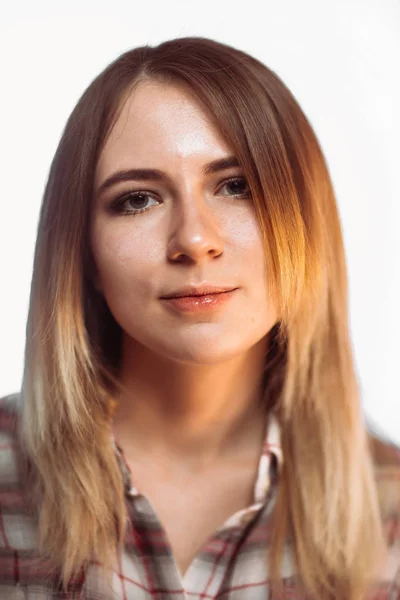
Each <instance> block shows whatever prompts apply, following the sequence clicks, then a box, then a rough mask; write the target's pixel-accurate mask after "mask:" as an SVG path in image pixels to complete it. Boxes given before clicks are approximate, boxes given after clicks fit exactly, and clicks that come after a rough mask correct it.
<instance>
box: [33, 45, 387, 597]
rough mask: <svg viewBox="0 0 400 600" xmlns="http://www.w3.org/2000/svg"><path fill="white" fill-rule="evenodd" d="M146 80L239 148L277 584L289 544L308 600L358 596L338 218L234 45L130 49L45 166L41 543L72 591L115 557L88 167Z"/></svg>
mask: <svg viewBox="0 0 400 600" xmlns="http://www.w3.org/2000/svg"><path fill="white" fill-rule="evenodd" d="M143 80H158V81H164V82H167V83H168V82H170V83H175V84H179V85H183V86H186V89H188V90H190V91H191V93H193V94H194V96H195V97H196V98H197V99H198V101H199V102H200V103H201V104H202V106H203V107H204V109H205V110H206V111H207V113H208V114H209V116H210V118H211V119H212V120H213V121H214V122H215V124H216V126H217V127H218V130H219V132H220V133H221V135H222V136H223V137H224V139H225V140H226V142H227V143H228V144H229V145H230V147H231V148H232V150H233V151H234V153H235V154H236V156H237V158H238V160H239V162H240V164H241V166H242V168H243V170H244V173H245V175H246V178H247V180H248V183H249V187H250V190H251V193H252V198H253V203H254V210H255V212H256V215H257V218H258V220H259V224H260V228H261V232H262V236H263V243H264V247H265V258H266V268H267V272H268V274H269V281H270V285H271V289H272V295H273V297H274V299H275V301H276V303H277V307H278V314H279V315H280V318H279V322H278V323H277V325H276V326H275V327H274V328H273V331H272V332H270V334H271V335H270V341H271V343H270V349H271V355H270V356H271V357H272V358H271V360H269V361H267V364H266V367H265V373H266V376H265V402H266V403H268V407H269V409H270V410H274V411H275V413H276V415H277V417H278V419H279V422H280V425H281V427H282V447H283V455H284V464H283V470H282V473H281V476H280V482H279V491H278V495H277V500H276V504H275V507H274V514H273V518H272V520H271V524H270V527H271V530H270V535H269V537H270V543H271V550H270V552H269V559H268V560H269V576H270V578H271V581H272V582H273V584H274V586H276V589H278V587H279V584H280V575H279V573H280V565H281V560H282V556H283V549H284V545H285V543H286V541H287V540H288V539H290V540H291V542H292V546H293V552H294V558H295V561H296V565H297V569H298V573H299V575H300V577H301V581H303V582H304V586H305V588H306V589H307V590H309V592H310V594H311V595H314V596H315V597H316V598H318V599H328V598H346V599H349V600H359V599H360V598H362V597H363V594H364V592H365V590H366V589H367V586H368V585H369V582H370V580H372V579H373V577H374V576H375V574H376V575H378V569H379V565H381V564H382V561H383V560H384V557H385V551H386V545H385V538H384V534H383V528H382V524H381V520H380V509H379V503H378V495H377V490H376V483H375V479H374V471H373V457H372V452H371V445H370V439H369V434H368V432H367V428H366V424H365V421H364V416H363V412H362V409H361V402H360V394H359V388H358V381H357V376H356V372H355V366H354V359H353V352H352V345H351V340H350V335H349V326H348V289H347V275H346V263H345V255H344V246H343V239H342V233H341V226H340V221H339V216H338V210H337V205H336V200H335V195H334V191H333V186H332V183H331V179H330V174H329V171H328V167H327V164H326V162H325V159H324V156H323V153H322V150H321V147H320V145H319V143H318V140H317V138H316V135H315V133H314V132H313V129H312V127H311V125H310V123H309V121H308V119H307V118H306V116H305V114H304V113H303V111H302V110H301V108H300V106H299V104H298V103H297V101H296V99H295V98H294V96H293V95H292V93H291V92H290V91H289V90H288V88H287V87H286V86H285V85H284V83H283V82H282V81H281V80H280V78H279V77H278V76H277V75H276V74H275V73H274V72H273V71H272V70H271V69H269V68H268V67H266V66H265V65H264V64H262V63H261V62H260V61H258V60H257V59H255V58H253V57H251V56H249V55H247V54H246V53H244V52H243V51H240V50H238V49H234V48H232V47H230V46H228V45H225V44H222V43H219V42H216V41H213V40H210V39H206V38H199V37H188V38H181V39H175V40H170V41H166V42H164V43H162V44H160V45H158V46H156V47H151V46H143V47H140V48H135V49H133V50H130V51H128V52H125V53H124V54H122V55H121V56H119V57H118V58H117V59H116V60H115V61H114V62H112V63H111V64H110V65H109V66H107V67H106V68H105V69H104V70H103V72H101V73H100V74H99V75H98V76H97V77H96V78H95V79H94V80H93V81H92V83H91V84H90V85H89V87H88V88H87V89H86V91H85V92H84V93H83V95H82V96H81V98H80V99H79V101H78V103H77V105H76V107H75V108H74V110H73V112H72V113H71V115H70V117H69V119H68V121H67V123H66V126H65V129H64V131H63V133H62V137H61V140H60V143H59V145H58V148H57V151H56V153H55V156H54V159H53V161H52V164H51V168H50V172H49V177H48V181H47V184H46V188H45V192H44V197H43V202H42V206H41V213H40V219H39V225H38V234H37V242H36V248H35V256H34V268H33V277H32V284H31V295H30V305H29V315H28V321H27V338H26V348H25V363H24V364H25V367H24V374H23V382H22V389H21V398H22V430H21V431H22V434H21V440H22V443H23V445H24V448H25V450H26V455H27V456H28V457H29V464H30V470H29V473H30V475H29V476H30V477H31V482H32V487H31V488H30V489H32V490H33V498H34V501H35V505H37V511H38V524H39V525H38V527H39V537H40V548H41V551H42V552H43V554H45V555H46V556H48V557H49V560H50V559H51V561H52V563H53V564H54V565H55V566H57V567H58V568H59V569H60V570H61V571H60V572H61V574H62V581H63V583H64V585H67V583H68V581H69V580H70V578H71V577H73V576H74V575H75V574H77V573H78V572H79V571H80V569H81V568H82V567H83V566H84V565H85V564H86V562H87V561H88V560H96V561H98V562H99V563H100V564H102V565H104V569H105V570H106V569H108V567H111V566H112V565H113V564H114V561H115V559H116V557H117V556H118V553H119V552H120V550H121V549H122V547H123V540H124V533H125V529H126V524H127V511H126V506H125V501H124V492H123V483H122V480H121V475H120V472H119V470H118V465H117V462H116V460H115V456H114V452H113V449H112V445H111V443H110V419H111V418H112V407H113V398H115V397H116V395H117V394H118V392H119V390H120V387H119V379H118V372H119V371H118V367H119V364H120V359H121V339H122V337H121V329H120V327H119V326H118V324H117V323H116V321H115V320H114V318H113V317H112V315H111V313H110V311H109V309H108V307H107V306H106V304H105V301H104V300H103V298H102V297H101V295H100V294H99V293H98V292H97V290H96V287H95V285H94V282H93V277H94V273H95V268H96V267H95V264H94V260H93V256H92V253H91V249H90V246H89V244H88V240H89V231H90V216H91V211H92V210H93V181H94V173H95V168H96V164H97V160H98V158H99V155H100V153H101V151H102V148H103V147H104V145H105V142H106V140H107V136H108V135H109V133H110V131H111V129H112V127H113V125H114V124H115V122H116V119H117V118H118V115H119V114H120V110H121V109H122V107H123V105H124V102H125V101H126V99H127V98H128V96H129V94H130V93H131V92H132V91H134V88H135V86H136V85H138V84H139V83H140V82H141V81H143Z"/></svg>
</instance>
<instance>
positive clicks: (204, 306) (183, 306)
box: [162, 289, 236, 312]
mask: <svg viewBox="0 0 400 600" xmlns="http://www.w3.org/2000/svg"><path fill="white" fill-rule="evenodd" d="M235 291H236V289H235V290H230V291H229V292H221V293H219V294H209V295H208V296H207V295H205V296H182V297H181V298H162V300H163V302H166V303H167V304H168V305H170V306H171V307H173V308H175V309H177V310H179V311H182V312H204V311H206V310H213V309H216V308H218V307H220V306H221V305H222V304H224V303H225V302H227V300H229V298H232V296H233V294H234V292H235Z"/></svg>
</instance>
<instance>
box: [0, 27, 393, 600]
mask: <svg viewBox="0 0 400 600" xmlns="http://www.w3.org/2000/svg"><path fill="white" fill-rule="evenodd" d="M1 411H2V412H1V415H2V416H1V423H2V431H3V433H2V436H3V446H2V448H3V450H2V463H1V469H2V470H1V514H2V538H1V539H2V542H1V543H2V550H1V558H0V568H1V573H2V577H1V585H0V591H1V593H0V595H1V597H2V598H11V597H15V596H14V595H13V594H18V597H27V598H33V597H35V598H87V599H93V600H95V599H96V600H97V599H100V598H107V599H108V598H121V599H122V598H126V599H135V600H140V599H148V598H163V599H170V598H174V599H179V598H182V599H183V598H192V599H196V598H218V599H224V600H228V599H229V600H233V599H236V600H237V599H240V600H249V599H251V600H257V599H264V598H268V597H271V598H272V597H281V598H289V597H290V598H300V597H307V598H318V599H325V598H326V599H327V598H341V599H351V600H355V599H361V598H364V597H369V598H378V595H379V594H380V595H379V598H388V599H389V598H395V597H396V598H400V587H399V586H400V551H399V534H398V518H399V512H400V511H399V509H400V493H399V487H400V485H399V475H400V454H399V449H398V448H396V446H395V445H393V444H389V443H385V442H383V441H381V440H379V439H378V438H377V437H376V436H374V435H373V434H372V433H371V432H369V431H368V430H367V427H366V425H365V423H364V420H363V414H362V409H361V404H360V399H359V392H358V386H357V379H356V374H355V368H354V363H353V356H352V350H351V341H350V338H349V329H348V307H347V284H346V267H345V258H344V251H343V242H342V235H341V229H340V223H339V218H338V212H337V207H336V203H335V198H334V193H333V189H332V184H331V181H330V177H329V173H328V169H327V166H326V163H325V160H324V157H323V154H322V152H321V149H320V146H319V144H318V141H317V139H316V136H315V134H314V132H313V130H312V128H311V126H310V124H309V122H308V121H307V119H306V117H305V115H304V114H303V112H302V111H301V109H300V107H299V105H298V104H297V102H296V100H295V98H294V97H293V96H292V94H291V93H290V91H289V90H288V89H287V88H286V86H285V85H284V84H283V83H282V82H281V81H280V79H279V78H278V77H277V76H276V75H275V74H274V73H273V72H272V71H271V70H270V69H268V68H267V67H266V66H265V65H263V64H261V63H260V62H259V61H257V60H256V59H254V58H252V57H250V56H248V55H247V54H245V53H244V52H241V51H239V50H236V49H233V48H231V47H229V46H226V45H223V44H221V43H217V42H215V41H212V40H208V39H203V38H185V39H177V40H171V41H168V42H165V43H162V44H161V45H159V46H157V47H148V46H146V47H141V48H136V49H134V50H132V51H129V52H126V53H125V54H124V55H122V56H120V57H119V58H118V59H117V60H116V61H115V62H114V63H112V64H111V65H110V66H108V67H107V68H106V69H105V70H104V71H103V72H102V73H101V74H100V75H99V76H98V77H97V78H96V79H95V80H94V81H93V82H92V83H91V85H90V86H89V87H88V89H87V90H86V91H85V93H84V94H83V96H82V98H81V99H80V100H79V102H78V104H77V106H76V108H75V109H74V110H73V112H72V114H71V116H70V118H69V120H68V122H67V125H66V127H65V130H64V133H63V135H62V139H61V141H60V144H59V146H58V149H57V152H56V155H55V157H54V160H53V163H52V166H51V170H50V174H49V179H48V183H47V186H46V190H45V194H44V199H43V205H42V210H41V215H40V222H39V229H38V238H37V244H36V252H35V260H34V272H33V279H32V289H31V299H30V308H29V317H28V325H27V343H26V355H25V370H24V376H23V383H22V389H21V393H20V394H18V395H14V396H11V397H7V398H5V399H3V402H2V408H1ZM396 524H397V533H396V529H395V525H396ZM396 577H397V579H396ZM396 585H397V587H396ZM396 590H397V594H398V595H396ZM367 594H369V595H367Z"/></svg>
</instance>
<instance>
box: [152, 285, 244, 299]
mask: <svg viewBox="0 0 400 600" xmlns="http://www.w3.org/2000/svg"><path fill="white" fill-rule="evenodd" d="M235 289H236V288H235V287H234V286H232V285H228V286H224V285H212V284H204V285H197V286H196V285H188V286H185V287H183V288H181V289H179V290H174V291H172V292H169V293H167V294H165V295H163V296H161V298H181V297H182V296H205V295H206V294H207V295H208V294H221V293H222V292H231V291H232V290H235Z"/></svg>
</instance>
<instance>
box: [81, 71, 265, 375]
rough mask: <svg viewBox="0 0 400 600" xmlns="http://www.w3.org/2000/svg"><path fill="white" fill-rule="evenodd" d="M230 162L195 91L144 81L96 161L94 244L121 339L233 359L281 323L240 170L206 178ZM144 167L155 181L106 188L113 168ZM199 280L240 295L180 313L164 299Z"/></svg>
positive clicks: (200, 359) (176, 352) (172, 353)
mask: <svg viewBox="0 0 400 600" xmlns="http://www.w3.org/2000/svg"><path fill="white" fill-rule="evenodd" d="M231 156H232V152H231V150H230V148H229V147H228V146H227V145H226V143H225V142H224V141H223V139H222V138H221V136H220V134H219V133H218V131H217V130H216V128H215V126H214V125H213V123H212V122H211V121H210V119H209V117H208V115H207V113H205V112H204V110H203V108H202V107H201V105H199V103H198V102H197V101H196V100H195V99H193V97H192V96H191V95H190V93H189V92H187V91H185V90H184V89H181V87H178V86H173V85H171V84H165V83H158V82H145V83H141V84H140V86H139V87H138V88H137V89H136V90H135V91H134V92H133V93H132V95H131V97H130V98H129V100H128V102H127V103H126V105H125V107H124V109H123V111H122V113H121V115H120V117H119V119H118V121H117V123H116V125H115V127H114V129H113V131H112V133H111V135H110V137H109V139H108V140H107V144H106V146H105V148H104V150H103V152H102V154H101V156H100V159H99V162H98V165H97V170H96V176H95V186H94V190H95V205H94V209H93V213H92V223H91V245H92V250H93V256H94V259H95V263H96V267H97V271H98V279H97V281H98V286H99V288H100V289H101V291H102V293H103V295H104V297H105V300H106V302H107V304H108V306H109V309H110V311H111V313H112V314H113V316H114V318H115V320H116V321H117V322H118V323H119V325H120V326H121V328H122V329H123V331H124V333H125V335H126V336H129V338H131V340H133V341H136V342H139V344H141V345H143V346H144V347H146V348H147V349H148V350H150V351H152V352H154V353H157V354H161V355H163V356H164V357H169V358H170V359H172V360H177V361H183V362H192V363H193V362H196V363H210V364H211V363H214V362H218V361H223V360H227V359H229V358H233V357H234V356H237V355H238V354H240V353H245V352H247V351H248V350H249V349H250V348H251V347H253V346H254V345H255V344H256V343H257V342H259V341H260V340H261V339H262V338H264V336H265V335H266V334H267V333H268V331H269V330H270V329H271V327H272V326H273V325H274V323H275V322H276V320H277V317H276V312H275V308H274V306H273V305H272V301H271V299H270V298H269V294H268V280H267V277H266V274H265V260H264V248H263V244H262V238H261V232H260V229H259V225H258V222H257V219H256V215H255V211H254V207H253V203H252V199H251V196H250V193H249V192H248V187H247V182H246V180H245V179H244V173H243V170H242V169H241V167H240V166H235V165H232V166H229V167H228V168H223V169H222V168H220V169H218V170H210V172H208V173H205V171H206V167H207V165H209V164H210V163H213V162H214V161H218V160H221V159H227V158H228V157H231ZM143 169H145V170H148V169H151V170H152V171H157V174H155V173H153V174H151V173H150V174H146V173H137V172H136V174H134V173H131V177H130V178H125V180H124V181H122V180H121V181H119V182H118V183H114V184H113V185H110V186H107V188H103V191H101V188H102V186H103V184H104V183H105V182H106V181H107V180H108V179H109V178H110V177H112V176H114V175H115V174H116V173H117V172H120V171H125V172H126V171H130V170H143ZM228 179H231V181H227V180H228ZM119 199H121V201H120V200H119ZM117 200H118V203H117V202H116V201H117ZM202 285H211V286H221V287H224V288H230V289H232V288H236V289H235V291H233V292H231V293H229V294H227V295H226V296H225V300H224V301H220V302H219V303H218V304H216V305H214V306H213V307H212V308H210V305H211V302H210V300H207V299H203V301H199V302H197V303H195V302H193V301H192V302H190V301H189V302H186V304H185V306H184V307H182V306H181V307H178V306H177V305H175V304H173V303H171V302H169V301H166V300H164V299H162V297H163V296H165V295H168V294H172V293H174V292H179V291H180V290H182V288H184V287H187V286H202ZM215 298H216V296H214V299H215ZM221 298H222V297H221V296H219V299H220V300H221Z"/></svg>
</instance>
